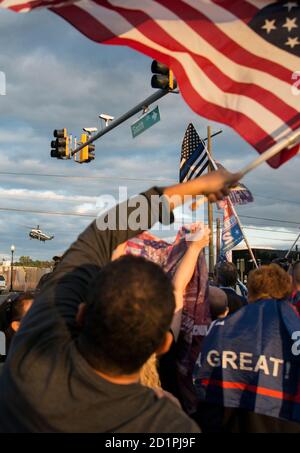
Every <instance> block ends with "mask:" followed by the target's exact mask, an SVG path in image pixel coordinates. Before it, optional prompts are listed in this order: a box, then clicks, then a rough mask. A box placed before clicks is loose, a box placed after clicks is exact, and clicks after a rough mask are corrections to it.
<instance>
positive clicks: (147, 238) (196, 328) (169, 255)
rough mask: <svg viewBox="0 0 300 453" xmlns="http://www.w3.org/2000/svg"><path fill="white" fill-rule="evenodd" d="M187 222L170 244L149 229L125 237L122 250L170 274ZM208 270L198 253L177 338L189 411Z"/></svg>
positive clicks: (193, 404)
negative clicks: (126, 238) (151, 262)
mask: <svg viewBox="0 0 300 453" xmlns="http://www.w3.org/2000/svg"><path fill="white" fill-rule="evenodd" d="M188 234H190V226H185V227H183V228H181V229H180V230H179V231H178V234H177V236H176V239H175V241H174V242H173V243H172V244H169V243H168V242H165V241H164V240H163V239H160V238H158V237H156V236H153V235H152V234H150V233H148V232H144V233H142V234H140V235H139V236H136V237H135V238H132V239H130V240H129V241H127V244H126V249H125V253H126V254H132V255H136V256H143V257H144V258H146V259H149V260H150V261H153V262H155V263H157V264H159V265H160V266H161V267H162V268H163V269H164V270H165V272H167V274H168V275H170V277H173V276H174V274H175V272H176V270H177V267H178V265H179V263H180V261H181V259H182V257H183V256H184V254H185V252H186V250H187V242H186V236H187V235H188ZM207 284H208V273H207V266H206V261H205V256H204V254H201V255H200V257H199V260H198V263H197V266H196V268H195V272H194V275H193V277H192V279H191V281H190V283H189V284H188V286H187V288H186V291H185V293H184V301H183V310H182V320H181V329H180V335H179V338H178V341H177V345H176V349H177V369H178V376H177V380H178V384H179V386H180V393H181V397H182V401H181V402H182V404H183V405H184V407H185V409H186V410H187V411H188V412H189V413H194V412H195V411H196V409H197V397H196V394H195V391H194V388H193V380H192V374H193V370H194V366H195V361H196V359H197V357H198V355H199V353H200V351H201V347H202V342H203V340H204V338H205V336H206V334H207V331H208V326H209V325H210V323H211V318H210V311H209V302H208V297H207V296H208V285H207Z"/></svg>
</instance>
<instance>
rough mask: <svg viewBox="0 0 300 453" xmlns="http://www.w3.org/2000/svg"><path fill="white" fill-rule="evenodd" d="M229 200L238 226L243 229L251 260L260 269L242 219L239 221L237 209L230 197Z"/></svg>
mask: <svg viewBox="0 0 300 453" xmlns="http://www.w3.org/2000/svg"><path fill="white" fill-rule="evenodd" d="M227 200H228V202H229V205H230V207H231V209H232V212H233V214H234V215H235V217H236V220H237V223H238V226H239V227H240V229H241V232H242V235H243V238H244V241H245V244H246V246H247V248H248V250H249V253H250V256H251V258H252V261H253V263H254V265H255V267H256V269H258V264H257V261H256V258H255V256H254V253H253V250H252V248H251V246H250V244H249V242H248V239H247V237H246V235H245V233H244V229H243V227H242V224H241V221H240V219H239V216H238V215H237V212H236V210H235V207H234V206H233V204H232V201H231V200H230V198H229V197H228V199H227Z"/></svg>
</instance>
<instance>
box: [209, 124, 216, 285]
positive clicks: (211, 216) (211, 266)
mask: <svg viewBox="0 0 300 453" xmlns="http://www.w3.org/2000/svg"><path fill="white" fill-rule="evenodd" d="M207 152H208V155H209V156H210V157H212V143H211V126H208V127H207ZM213 170H214V168H213V166H212V164H211V162H209V164H208V172H209V173H210V172H211V171H213ZM207 217H208V226H209V229H210V235H209V274H210V277H212V276H213V274H214V267H215V256H214V214H213V205H212V203H211V202H210V201H209V202H208V204H207Z"/></svg>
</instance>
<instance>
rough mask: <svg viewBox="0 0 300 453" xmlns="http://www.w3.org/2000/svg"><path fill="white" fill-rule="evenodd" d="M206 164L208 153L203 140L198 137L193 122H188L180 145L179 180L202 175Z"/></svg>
mask: <svg viewBox="0 0 300 453" xmlns="http://www.w3.org/2000/svg"><path fill="white" fill-rule="evenodd" d="M207 166H208V155H207V151H206V146H205V143H204V142H203V140H202V139H201V138H200V137H199V135H198V134H197V132H196V129H195V128H194V126H193V124H189V125H188V127H187V130H186V132H185V134H184V138H183V142H182V147H181V160H180V172H179V180H180V182H186V181H189V180H190V179H194V178H197V176H200V175H202V173H203V172H204V171H205V170H206V168H207Z"/></svg>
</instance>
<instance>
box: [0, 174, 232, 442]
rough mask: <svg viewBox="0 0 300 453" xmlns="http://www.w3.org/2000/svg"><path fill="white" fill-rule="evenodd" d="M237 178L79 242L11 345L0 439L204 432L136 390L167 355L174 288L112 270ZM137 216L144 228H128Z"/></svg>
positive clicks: (151, 271)
mask: <svg viewBox="0 0 300 453" xmlns="http://www.w3.org/2000/svg"><path fill="white" fill-rule="evenodd" d="M238 177H239V175H232V174H229V173H228V172H226V171H224V170H220V171H217V172H212V173H210V174H209V175H206V176H203V177H200V178H197V179H195V180H193V181H189V182H187V183H185V184H180V185H176V186H172V187H168V188H166V189H158V188H153V189H150V190H148V191H146V192H145V193H143V194H141V195H139V196H137V197H135V198H133V199H130V200H128V201H126V202H124V203H122V204H120V205H118V206H116V207H115V208H113V209H111V210H110V211H109V212H108V213H106V214H104V215H103V216H102V217H100V218H98V219H97V221H95V222H93V223H92V224H91V225H90V226H89V227H88V228H87V229H86V230H85V231H84V232H83V233H82V234H81V235H80V236H79V237H78V239H77V241H76V242H75V243H74V244H73V245H72V246H71V247H70V248H69V250H68V251H67V252H66V253H65V254H64V256H63V259H62V261H61V263H60V264H59V266H58V267H57V268H56V270H55V272H53V273H52V274H51V278H49V280H47V281H46V282H45V283H44V284H43V285H42V287H41V291H40V293H39V294H38V295H37V298H36V300H35V302H34V304H33V306H32V307H31V309H30V311H29V313H28V315H27V316H26V318H25V320H24V323H23V324H22V326H21V329H20V330H19V332H18V333H17V335H16V336H15V338H14V340H13V342H12V345H11V351H10V354H9V357H8V360H7V363H6V365H5V367H4V370H3V374H2V376H1V377H0V431H1V432H118V433H122V432H123V433H124V432H152V433H155V432H169V433H171V432H174V433H175V432H184V433H191V432H199V428H198V427H197V425H196V424H195V423H194V422H193V421H192V420H191V419H190V418H189V417H188V416H187V415H185V414H184V412H183V411H182V410H181V409H179V407H177V406H176V405H175V404H174V403H173V402H171V401H170V400H169V399H167V398H165V397H162V398H159V396H157V395H156V393H155V392H154V391H153V390H152V389H149V388H146V387H143V386H142V385H140V384H139V375H140V368H141V366H142V365H143V364H144V362H145V361H146V360H147V359H148V358H149V357H150V355H151V354H152V353H153V352H155V351H156V352H157V353H158V354H159V353H164V352H166V351H167V350H168V347H169V343H170V334H169V328H170V324H171V319H172V315H173V311H174V306H175V302H174V296H173V293H172V286H171V283H170V282H169V281H168V279H167V277H166V276H165V275H164V273H163V271H162V270H161V269H160V268H158V267H156V266H155V265H154V264H151V263H147V262H145V261H143V260H141V259H136V258H134V257H126V258H121V259H119V260H116V261H114V262H113V263H110V261H111V257H112V253H113V251H114V249H116V247H117V246H118V245H119V244H121V243H123V242H125V241H127V240H128V239H129V238H131V237H134V236H135V235H137V234H139V233H141V231H142V229H143V228H150V227H151V226H152V225H153V224H154V223H156V222H157V221H159V220H160V221H163V222H164V223H169V222H170V221H171V222H172V221H173V215H172V212H171V211H172V210H173V209H174V208H175V207H176V206H178V205H180V204H181V203H183V202H184V201H185V199H184V197H185V196H186V195H189V196H196V195H200V194H203V195H208V198H209V200H210V201H216V200H218V199H221V198H222V197H223V196H224V195H227V194H228V192H229V190H228V189H229V187H230V186H231V185H233V184H235V183H236V182H237V180H238ZM159 196H160V199H159ZM137 205H138V206H139V208H138V209H137ZM136 210H138V216H136ZM138 217H142V218H143V222H142V224H143V228H142V227H139V228H138V227H136V225H134V226H135V228H133V226H132V225H133V223H134V222H133V219H135V218H138ZM110 221H111V223H110ZM106 222H108V223H106ZM105 224H106V227H103V225H105Z"/></svg>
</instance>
